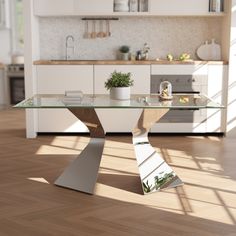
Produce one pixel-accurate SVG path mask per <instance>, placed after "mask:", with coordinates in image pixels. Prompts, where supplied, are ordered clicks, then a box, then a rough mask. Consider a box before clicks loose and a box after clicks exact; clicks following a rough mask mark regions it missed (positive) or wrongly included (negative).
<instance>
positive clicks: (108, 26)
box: [107, 20, 111, 37]
mask: <svg viewBox="0 0 236 236" xmlns="http://www.w3.org/2000/svg"><path fill="white" fill-rule="evenodd" d="M110 28H111V27H110V21H109V20H107V29H108V37H111V30H110Z"/></svg>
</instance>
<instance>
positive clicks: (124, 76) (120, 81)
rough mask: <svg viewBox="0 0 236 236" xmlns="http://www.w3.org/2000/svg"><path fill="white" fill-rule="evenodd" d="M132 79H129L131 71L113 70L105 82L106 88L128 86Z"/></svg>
mask: <svg viewBox="0 0 236 236" xmlns="http://www.w3.org/2000/svg"><path fill="white" fill-rule="evenodd" d="M133 83H134V81H133V80H132V79H131V73H130V72H129V73H122V72H116V71H114V72H113V73H112V74H111V77H110V78H109V79H108V80H107V81H106V82H105V88H106V89H107V90H109V89H111V88H114V87H115V88H117V87H130V86H133Z"/></svg>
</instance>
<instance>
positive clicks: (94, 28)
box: [90, 20, 97, 39]
mask: <svg viewBox="0 0 236 236" xmlns="http://www.w3.org/2000/svg"><path fill="white" fill-rule="evenodd" d="M90 37H91V38H92V39H95V38H96V37H97V33H96V21H95V20H93V24H92V33H91V35H90Z"/></svg>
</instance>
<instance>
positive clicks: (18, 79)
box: [7, 64, 25, 105]
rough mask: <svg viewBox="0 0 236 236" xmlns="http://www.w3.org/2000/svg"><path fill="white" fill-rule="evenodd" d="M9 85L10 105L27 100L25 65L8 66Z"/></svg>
mask: <svg viewBox="0 0 236 236" xmlns="http://www.w3.org/2000/svg"><path fill="white" fill-rule="evenodd" d="M7 84H8V86H7V87H8V100H9V102H8V103H9V104H12V105H13V104H16V103H18V102H20V101H22V100H24V99H25V82H24V64H10V65H8V66H7Z"/></svg>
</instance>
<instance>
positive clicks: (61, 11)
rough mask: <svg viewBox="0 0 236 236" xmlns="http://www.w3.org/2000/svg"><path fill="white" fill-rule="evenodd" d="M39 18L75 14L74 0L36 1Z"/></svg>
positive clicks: (36, 11) (36, 12)
mask: <svg viewBox="0 0 236 236" xmlns="http://www.w3.org/2000/svg"><path fill="white" fill-rule="evenodd" d="M34 14H35V15H37V16H60V15H61V16H63V15H73V14H74V0H34Z"/></svg>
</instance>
